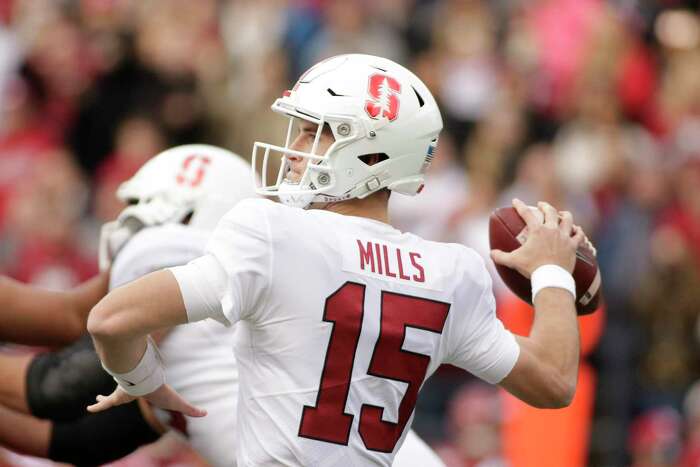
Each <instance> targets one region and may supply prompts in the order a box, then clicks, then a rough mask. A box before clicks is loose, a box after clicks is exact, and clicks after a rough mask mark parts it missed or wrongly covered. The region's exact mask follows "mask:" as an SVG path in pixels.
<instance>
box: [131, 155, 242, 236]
mask: <svg viewBox="0 0 700 467" xmlns="http://www.w3.org/2000/svg"><path fill="white" fill-rule="evenodd" d="M251 176H252V175H251V167H250V165H249V164H248V163H247V162H246V161H244V160H243V159H242V158H241V157H240V156H238V155H236V154H234V153H232V152H231V151H227V150H226V149H222V148H217V147H214V146H209V145H206V144H188V145H184V146H177V147H175V148H171V149H168V150H166V151H163V152H161V153H160V154H158V155H157V156H155V157H154V158H153V159H151V160H149V161H148V162H146V163H145V164H144V165H143V167H141V168H140V169H139V171H138V172H136V174H135V175H134V176H133V177H132V178H131V179H129V180H127V181H126V182H124V183H122V184H121V185H120V186H119V189H118V190H117V197H118V198H119V199H121V200H122V201H124V202H127V203H129V204H130V206H128V207H126V208H125V209H124V210H123V211H122V212H121V214H120V215H119V218H118V222H119V223H120V224H121V225H124V226H127V227H129V228H130V230H132V231H136V230H139V229H140V228H142V227H146V226H152V225H160V224H165V223H175V222H176V223H180V222H183V221H185V220H187V219H188V218H189V221H188V225H190V226H192V227H194V228H199V229H205V230H213V229H214V227H216V224H217V223H218V221H219V219H221V217H222V216H223V215H224V214H225V213H226V212H227V211H228V210H230V209H231V208H232V207H233V206H234V205H235V204H236V203H237V202H238V201H240V200H242V199H244V198H250V197H253V196H255V193H254V192H253V190H252V189H251V187H250V178H251Z"/></svg>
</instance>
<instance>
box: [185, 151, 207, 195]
mask: <svg viewBox="0 0 700 467" xmlns="http://www.w3.org/2000/svg"><path fill="white" fill-rule="evenodd" d="M210 163H211V159H209V158H208V157H207V156H200V155H198V154H193V155H190V156H187V157H186V158H185V160H184V161H182V168H181V169H180V172H179V173H178V174H177V177H176V181H177V183H178V184H180V185H189V186H190V187H192V188H194V187H196V186H199V184H200V183H202V180H204V174H205V172H206V168H207V166H208V165H209V164H210Z"/></svg>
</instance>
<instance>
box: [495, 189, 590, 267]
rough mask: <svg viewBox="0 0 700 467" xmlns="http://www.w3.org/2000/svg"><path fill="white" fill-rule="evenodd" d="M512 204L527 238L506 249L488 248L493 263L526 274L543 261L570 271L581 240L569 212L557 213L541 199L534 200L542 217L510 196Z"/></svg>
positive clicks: (543, 263) (582, 235)
mask: <svg viewBox="0 0 700 467" xmlns="http://www.w3.org/2000/svg"><path fill="white" fill-rule="evenodd" d="M513 207H515V209H516V210H517V211H518V214H520V217H522V218H523V220H524V221H525V224H526V225H527V238H526V239H525V243H523V245H522V246H521V247H520V248H517V249H515V250H513V251H511V252H510V253H506V252H504V251H501V250H492V251H491V258H492V259H493V261H494V262H495V263H497V264H501V265H503V266H507V267H509V268H512V269H515V270H517V271H518V272H519V273H520V274H522V275H523V276H525V277H528V278H529V277H530V276H531V275H532V273H533V271H534V270H535V269H537V268H538V267H540V266H543V265H545V264H555V265H557V266H561V267H562V268H564V269H566V270H567V271H569V272H573V270H574V266H575V265H576V249H577V248H578V246H579V245H580V244H581V242H583V241H584V238H585V236H584V234H583V230H581V229H580V228H579V229H574V220H573V217H572V215H571V213H570V212H568V211H563V212H561V213H558V212H557V210H556V209H554V207H552V206H551V205H550V204H548V203H545V202H540V203H537V207H538V209H539V210H540V211H541V213H542V215H543V217H544V220H542V219H541V218H539V216H537V215H536V214H537V213H536V212H534V211H533V210H531V209H530V208H528V207H527V205H525V203H523V202H522V201H520V200H518V199H514V200H513Z"/></svg>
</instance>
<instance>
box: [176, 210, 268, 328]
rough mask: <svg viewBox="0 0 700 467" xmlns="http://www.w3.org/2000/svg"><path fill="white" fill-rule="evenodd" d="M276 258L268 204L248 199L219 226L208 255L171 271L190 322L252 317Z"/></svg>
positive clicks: (262, 296)
mask: <svg viewBox="0 0 700 467" xmlns="http://www.w3.org/2000/svg"><path fill="white" fill-rule="evenodd" d="M271 260H272V255H271V245H270V229H269V223H268V220H267V213H266V212H265V209H264V206H260V204H259V203H256V202H255V201H254V200H244V201H242V202H240V203H239V204H238V205H236V207H234V208H233V209H232V210H231V211H229V213H228V214H226V216H224V218H223V219H222V220H221V221H220V222H219V225H218V226H217V227H216V230H215V231H214V233H213V234H212V238H211V240H210V241H209V244H208V246H207V254H206V255H205V256H203V257H201V258H198V259H196V260H194V261H192V262H190V263H189V264H187V265H186V266H181V267H176V268H172V269H171V272H172V273H173V275H174V276H175V279H176V280H177V282H178V284H179V286H180V292H181V293H182V297H183V300H184V302H185V308H186V310H187V317H188V320H189V321H199V320H202V319H205V318H213V319H215V320H217V321H221V322H223V323H225V324H234V323H236V322H238V321H240V320H242V319H247V318H250V317H251V316H252V315H253V313H254V312H255V310H257V309H259V308H260V306H261V305H262V303H263V301H264V299H265V297H266V291H267V289H268V287H269V280H270V270H271Z"/></svg>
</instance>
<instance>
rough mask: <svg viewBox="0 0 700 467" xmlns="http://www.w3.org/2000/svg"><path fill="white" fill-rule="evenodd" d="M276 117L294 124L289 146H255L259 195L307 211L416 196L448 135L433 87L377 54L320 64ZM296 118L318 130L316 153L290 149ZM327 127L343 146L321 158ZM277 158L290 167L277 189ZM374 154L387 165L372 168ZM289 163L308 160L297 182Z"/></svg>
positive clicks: (279, 103)
mask: <svg viewBox="0 0 700 467" xmlns="http://www.w3.org/2000/svg"><path fill="white" fill-rule="evenodd" d="M272 110H273V111H275V112H277V113H280V114H283V115H286V116H287V117H289V127H288V130H287V138H286V142H285V145H284V147H281V146H276V145H272V144H267V143H262V142H256V143H255V145H254V146H253V167H255V168H256V169H260V173H261V176H262V180H261V183H260V185H259V186H258V187H257V189H256V191H257V193H259V194H261V195H266V196H277V197H279V198H280V200H281V201H283V202H284V203H285V204H291V205H296V206H299V207H308V205H309V204H310V203H312V202H332V201H342V200H347V199H350V198H364V197H366V196H368V195H370V194H372V193H374V192H376V191H378V190H380V189H382V188H388V189H390V190H392V191H396V192H399V193H402V194H406V195H415V194H416V193H418V192H419V191H420V190H421V188H422V186H423V183H424V174H425V170H426V169H427V167H428V166H429V165H430V162H431V160H432V157H433V152H434V150H435V147H436V145H437V138H438V134H439V133H440V130H441V129H442V118H441V116H440V111H439V109H438V106H437V103H436V102H435V99H434V98H433V96H432V94H431V93H430V91H428V88H427V87H426V86H425V84H423V82H422V81H421V80H420V79H418V77H416V75H414V74H413V73H411V72H410V71H409V70H407V69H406V68H404V67H403V66H401V65H399V64H397V63H395V62H392V61H391V60H388V59H386V58H381V57H374V56H371V55H361V54H351V55H338V56H336V57H332V58H329V59H327V60H324V61H322V62H320V63H318V64H316V65H314V66H313V67H311V68H310V69H309V70H308V71H306V72H305V73H304V74H303V75H302V76H301V77H300V78H299V81H297V83H296V84H295V85H294V87H293V88H292V89H291V90H288V91H285V92H284V94H283V96H282V97H281V98H279V99H277V100H276V101H275V103H274V104H272ZM296 119H303V120H306V121H309V122H312V123H315V124H317V125H318V131H317V132H316V139H315V141H314V144H313V147H312V148H311V151H309V152H302V151H295V150H293V149H290V144H291V143H292V142H293V140H294V137H295V135H293V129H294V128H295V124H296V123H298V122H297V121H296ZM325 124H327V125H328V126H329V127H330V129H331V131H332V132H333V136H334V137H335V142H334V143H333V144H332V145H331V146H330V147H329V148H328V150H327V151H326V152H325V154H317V153H316V151H317V148H318V142H319V138H320V134H321V130H322V129H323V127H324V125H325ZM271 154H277V155H279V156H280V157H281V158H282V161H281V166H280V169H279V172H278V174H277V178H276V180H274V182H272V181H271V182H270V183H269V182H268V180H267V168H268V163H269V158H270V156H271ZM373 154H378V155H379V156H380V157H379V158H378V159H379V160H380V161H379V162H377V163H375V164H373V165H369V164H368V163H367V162H365V161H366V160H367V159H366V158H365V157H363V156H368V155H373ZM288 156H295V157H303V158H305V159H307V160H308V162H307V165H306V170H305V172H304V174H303V175H302V177H301V178H300V179H299V181H298V182H296V183H293V182H291V181H289V180H287V179H286V175H287V172H288V171H289V160H288V159H287V157H288ZM375 160H376V159H375Z"/></svg>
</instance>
